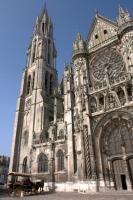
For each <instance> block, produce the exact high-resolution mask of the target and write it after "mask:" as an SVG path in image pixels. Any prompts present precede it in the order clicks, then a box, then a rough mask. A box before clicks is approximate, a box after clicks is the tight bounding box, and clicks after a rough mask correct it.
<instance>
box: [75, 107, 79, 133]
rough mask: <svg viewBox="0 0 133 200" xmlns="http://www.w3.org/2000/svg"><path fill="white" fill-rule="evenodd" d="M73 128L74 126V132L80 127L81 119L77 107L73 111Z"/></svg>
mask: <svg viewBox="0 0 133 200" xmlns="http://www.w3.org/2000/svg"><path fill="white" fill-rule="evenodd" d="M74 128H75V132H79V131H80V129H81V121H80V115H79V112H78V109H76V110H75V113H74Z"/></svg>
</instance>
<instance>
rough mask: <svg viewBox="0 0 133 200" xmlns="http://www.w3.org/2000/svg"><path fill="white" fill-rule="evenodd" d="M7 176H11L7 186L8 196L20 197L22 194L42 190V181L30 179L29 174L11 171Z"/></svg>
mask: <svg viewBox="0 0 133 200" xmlns="http://www.w3.org/2000/svg"><path fill="white" fill-rule="evenodd" d="M8 176H12V177H11V181H9V182H8V187H7V191H8V195H9V196H21V197H22V196H24V195H29V194H36V193H38V191H40V192H43V186H44V181H43V180H41V181H37V182H33V181H31V174H26V173H17V172H11V173H9V174H8ZM18 177H19V178H18Z"/></svg>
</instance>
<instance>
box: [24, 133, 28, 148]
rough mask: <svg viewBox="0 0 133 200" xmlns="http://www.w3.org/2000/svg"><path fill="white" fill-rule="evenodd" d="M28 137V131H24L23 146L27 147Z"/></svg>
mask: <svg viewBox="0 0 133 200" xmlns="http://www.w3.org/2000/svg"><path fill="white" fill-rule="evenodd" d="M28 137H29V133H28V131H25V132H24V136H23V141H24V143H23V144H24V145H25V146H26V145H28Z"/></svg>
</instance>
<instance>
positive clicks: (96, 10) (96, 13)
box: [95, 8, 99, 17]
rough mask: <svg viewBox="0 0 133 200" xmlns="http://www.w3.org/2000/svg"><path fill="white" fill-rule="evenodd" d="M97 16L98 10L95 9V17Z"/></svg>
mask: <svg viewBox="0 0 133 200" xmlns="http://www.w3.org/2000/svg"><path fill="white" fill-rule="evenodd" d="M98 14H99V12H98V9H97V8H95V15H96V17H97V16H98Z"/></svg>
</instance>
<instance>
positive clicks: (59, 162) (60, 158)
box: [56, 149, 65, 171]
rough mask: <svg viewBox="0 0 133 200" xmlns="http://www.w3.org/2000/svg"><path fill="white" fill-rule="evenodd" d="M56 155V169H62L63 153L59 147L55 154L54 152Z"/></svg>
mask: <svg viewBox="0 0 133 200" xmlns="http://www.w3.org/2000/svg"><path fill="white" fill-rule="evenodd" d="M56 157H57V170H58V171H62V170H64V167H65V166H64V153H63V151H62V150H61V149H59V150H58V151H57V154H56Z"/></svg>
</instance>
